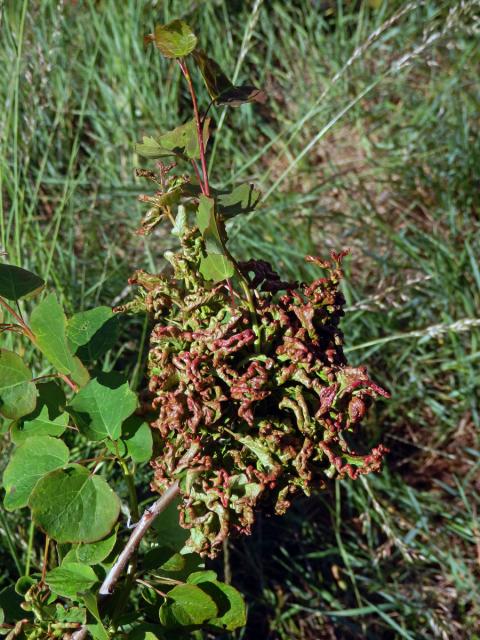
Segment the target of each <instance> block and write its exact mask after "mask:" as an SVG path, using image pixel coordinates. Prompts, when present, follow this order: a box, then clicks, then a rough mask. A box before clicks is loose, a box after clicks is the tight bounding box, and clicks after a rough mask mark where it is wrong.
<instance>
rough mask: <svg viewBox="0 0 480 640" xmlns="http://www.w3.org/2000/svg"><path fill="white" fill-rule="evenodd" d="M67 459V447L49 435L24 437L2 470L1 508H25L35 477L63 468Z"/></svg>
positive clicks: (35, 482) (36, 478) (11, 509)
mask: <svg viewBox="0 0 480 640" xmlns="http://www.w3.org/2000/svg"><path fill="white" fill-rule="evenodd" d="M68 458H69V451H68V447H67V446H66V445H65V444H64V443H63V442H62V441H61V440H57V439H56V438H51V437H49V436H41V437H36V436H34V437H32V438H29V439H28V440H26V441H25V443H24V444H22V445H20V446H19V447H18V448H17V449H15V451H14V453H13V455H12V457H11V458H10V462H9V463H8V465H7V467H6V469H5V471H4V473H3V486H4V487H5V491H6V495H5V500H4V505H5V508H6V509H8V510H9V511H13V510H14V509H20V508H21V507H25V506H26V505H27V504H28V500H29V498H30V495H31V493H32V491H33V489H34V488H35V486H36V485H37V483H38V482H39V480H40V479H41V478H43V477H44V476H45V475H46V474H48V473H50V472H51V471H53V470H54V469H59V468H61V467H64V466H65V465H66V464H67V463H68Z"/></svg>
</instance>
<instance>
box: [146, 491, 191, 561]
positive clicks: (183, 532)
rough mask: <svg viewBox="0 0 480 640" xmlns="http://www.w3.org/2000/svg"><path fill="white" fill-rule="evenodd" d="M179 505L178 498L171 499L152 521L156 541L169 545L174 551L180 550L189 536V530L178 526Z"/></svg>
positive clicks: (161, 544) (162, 544)
mask: <svg viewBox="0 0 480 640" xmlns="http://www.w3.org/2000/svg"><path fill="white" fill-rule="evenodd" d="M179 505H180V499H179V498H177V499H176V500H173V502H172V503H171V504H170V505H169V506H168V507H167V508H166V509H165V510H164V511H162V513H161V514H160V515H159V516H158V518H156V519H155V521H154V523H153V529H154V530H155V533H156V541H157V543H158V544H159V545H160V546H167V547H170V548H171V549H174V550H175V551H181V550H182V548H183V546H184V544H185V542H186V541H187V540H188V538H189V536H190V533H189V531H188V530H187V529H184V528H183V527H181V526H180V522H179V513H178V507H179Z"/></svg>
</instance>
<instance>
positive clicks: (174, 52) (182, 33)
mask: <svg viewBox="0 0 480 640" xmlns="http://www.w3.org/2000/svg"><path fill="white" fill-rule="evenodd" d="M154 41H155V45H156V46H157V47H158V49H160V51H161V52H162V53H163V55H164V56H165V57H166V58H183V57H184V56H188V54H189V53H191V52H192V51H193V50H194V49H195V47H196V46H197V37H196V36H195V34H194V33H193V31H192V30H191V29H190V27H189V26H188V24H187V23H186V22H183V20H173V22H169V23H168V24H159V25H157V26H156V27H155V36H154Z"/></svg>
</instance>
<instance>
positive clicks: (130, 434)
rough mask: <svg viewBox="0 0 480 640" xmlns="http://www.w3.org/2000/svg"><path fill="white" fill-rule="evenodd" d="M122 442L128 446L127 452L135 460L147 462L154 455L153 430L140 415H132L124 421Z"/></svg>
mask: <svg viewBox="0 0 480 640" xmlns="http://www.w3.org/2000/svg"><path fill="white" fill-rule="evenodd" d="M122 442H123V443H124V444H125V446H126V448H127V454H128V455H129V456H130V457H131V458H132V460H133V461H134V462H137V463H140V462H146V461H147V460H150V458H151V457H152V450H153V437H152V430H151V429H150V427H149V425H148V424H147V423H146V422H144V421H143V420H142V419H141V418H139V417H138V416H130V418H128V419H127V420H125V422H124V423H123V426H122Z"/></svg>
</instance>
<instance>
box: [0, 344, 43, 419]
mask: <svg viewBox="0 0 480 640" xmlns="http://www.w3.org/2000/svg"><path fill="white" fill-rule="evenodd" d="M36 402H37V389H36V387H35V384H34V383H33V382H32V374H31V372H30V369H29V368H28V367H27V365H26V364H25V363H24V361H23V360H22V358H21V357H20V356H19V355H18V354H16V353H14V352H13V351H8V350H7V349H0V415H2V416H4V417H5V418H10V419H12V420H17V419H18V418H21V417H22V416H25V415H28V414H29V413H31V412H32V411H33V410H34V409H35V405H36Z"/></svg>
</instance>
